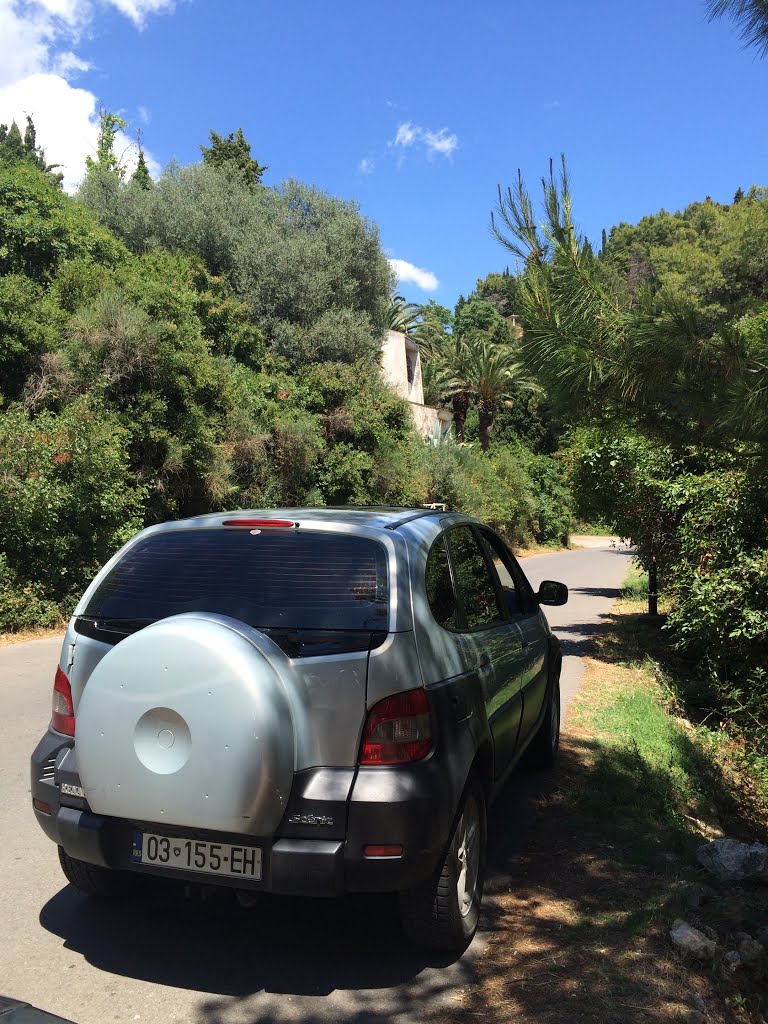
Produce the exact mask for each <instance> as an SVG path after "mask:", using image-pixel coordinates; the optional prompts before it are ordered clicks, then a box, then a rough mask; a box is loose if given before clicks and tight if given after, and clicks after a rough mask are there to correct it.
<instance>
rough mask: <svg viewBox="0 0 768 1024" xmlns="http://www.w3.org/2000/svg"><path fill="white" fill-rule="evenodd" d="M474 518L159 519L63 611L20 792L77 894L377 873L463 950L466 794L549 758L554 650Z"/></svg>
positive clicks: (472, 816) (507, 559)
mask: <svg viewBox="0 0 768 1024" xmlns="http://www.w3.org/2000/svg"><path fill="white" fill-rule="evenodd" d="M566 600H567V589H566V588H565V587H564V586H563V585H562V584H560V583H554V582H551V581H547V582H545V583H542V585H541V587H540V589H539V592H538V594H534V593H533V591H532V589H531V587H530V585H529V583H528V581H527V580H526V578H525V576H524V575H523V573H522V571H521V569H520V567H519V565H518V563H517V561H516V560H515V558H514V556H513V555H512V553H511V552H510V551H509V549H508V548H507V547H506V545H505V544H504V543H503V541H502V540H501V539H500V538H499V537H498V536H497V535H496V534H495V533H494V532H493V531H492V530H490V529H489V528H488V527H487V526H484V525H483V524H482V523H480V522H478V521H477V520H474V519H471V518H469V517H468V516H465V515H461V514H459V513H446V512H440V511H431V510H425V509H402V508H397V509H394V508H345V509H328V508H318V509H308V508H302V509H281V510H270V511H259V512H231V513H228V514H223V515H212V516H202V517H199V518H195V519H188V520H184V521H181V522H173V523H164V524H162V525H160V526H153V527H151V528H150V529H147V530H144V531H142V532H141V533H139V534H137V536H135V537H134V538H133V539H132V540H131V541H129V543H128V544H126V545H125V547H124V548H123V549H122V550H121V551H119V552H118V553H117V554H116V555H115V556H114V558H113V559H112V560H111V561H110V562H109V563H108V564H107V565H105V566H104V568H103V569H102V570H101V572H100V573H99V574H98V576H97V577H96V579H95V580H94V581H93V583H92V584H91V585H90V586H89V588H88V589H87V591H86V592H85V594H84V596H83V598H82V600H81V601H80V603H79V604H78V605H77V608H76V609H75V613H74V615H73V617H72V620H71V622H70V623H69V628H68V629H67V634H66V637H65V640H64V645H63V648H62V653H61V661H60V663H59V667H58V669H57V671H56V678H55V682H54V689H53V717H52V720H51V724H50V727H49V729H48V731H47V732H46V734H45V736H44V737H43V739H42V740H41V741H40V743H39V745H38V746H37V749H36V750H35V752H34V754H33V755H32V797H33V805H34V811H35V814H36V816H37V820H38V821H39V822H40V825H41V827H42V829H43V831H44V832H45V833H46V835H48V836H49V837H50V838H51V839H52V840H53V841H54V842H55V843H56V844H57V845H58V847H59V857H60V860H61V865H62V868H63V870H64V874H65V875H66V877H67V878H68V880H69V881H70V882H71V883H72V884H73V885H74V886H76V887H77V888H79V889H81V890H84V891H85V892H88V893H91V894H98V895H106V894H108V893H110V892H113V891H114V890H115V889H116V888H117V887H118V886H119V884H120V883H121V881H124V880H125V878H126V874H127V873H128V872H133V873H138V874H152V875H164V876H168V877H171V878H177V879H182V880H184V881H186V882H193V881H197V882H203V883H205V884H214V885H222V886H230V887H233V888H235V889H237V890H239V891H240V893H241V894H242V895H243V896H244V898H250V897H251V896H253V895H255V894H257V893H260V892H271V893H287V894H301V895H306V896H335V895H340V894H342V893H345V892H396V893H398V895H399V906H400V913H401V918H402V922H403V926H404V928H405V931H406V933H407V934H408V936H409V937H410V938H411V939H413V940H414V941H416V942H418V943H420V944H422V945H427V946H431V947H435V948H445V949H460V948H462V947H463V946H465V945H466V943H467V942H468V941H469V940H470V939H471V937H472V935H473V934H474V931H475V928H476V925H477V918H478V911H479V905H480V899H481V895H482V886H483V864H484V852H485V840H486V824H485V812H486V806H487V805H488V803H489V801H490V800H491V799H492V797H493V796H494V794H495V793H496V792H497V791H498V789H499V788H500V786H501V785H502V784H503V782H504V781H505V779H506V778H507V776H508V774H509V772H510V771H511V769H512V768H513V766H514V765H515V764H516V762H517V761H518V760H519V759H520V757H521V756H522V755H523V754H526V756H527V759H528V760H529V761H531V762H532V763H534V764H536V765H539V766H541V767H547V766H551V765H552V764H553V763H554V760H555V757H556V754H557V747H558V735H559V717H560V716H559V710H560V701H559V675H560V664H561V656H560V647H559V644H558V641H557V639H556V638H555V637H554V636H553V635H552V634H551V632H550V630H549V627H548V625H547V621H546V619H545V617H544V615H543V614H542V612H541V611H540V608H539V606H540V605H541V604H562V603H564V602H565V601H566Z"/></svg>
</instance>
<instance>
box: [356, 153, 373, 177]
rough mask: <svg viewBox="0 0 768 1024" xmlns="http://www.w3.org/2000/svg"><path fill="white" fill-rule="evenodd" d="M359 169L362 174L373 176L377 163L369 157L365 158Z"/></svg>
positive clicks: (358, 166)
mask: <svg viewBox="0 0 768 1024" xmlns="http://www.w3.org/2000/svg"><path fill="white" fill-rule="evenodd" d="M357 169H358V170H359V171H360V173H361V174H373V172H374V170H375V169H376V161H375V160H373V159H372V158H371V157H369V156H364V157H363V159H362V160H361V161H360V163H359V164H358V165H357Z"/></svg>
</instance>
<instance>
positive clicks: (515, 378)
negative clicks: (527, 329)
mask: <svg viewBox="0 0 768 1024" xmlns="http://www.w3.org/2000/svg"><path fill="white" fill-rule="evenodd" d="M447 384H448V386H449V387H451V388H453V389H455V391H456V392H458V393H460V394H464V395H468V396H473V397H474V398H475V400H476V402H477V412H478V416H479V419H480V426H479V435H480V447H481V448H482V450H483V451H484V452H487V451H488V449H489V447H490V443H491V432H492V430H493V423H494V419H495V417H496V412H497V410H498V407H499V405H500V403H501V402H502V401H503V400H504V399H506V398H508V397H509V396H510V395H511V394H512V393H513V392H514V391H516V390H518V389H520V388H530V387H531V384H530V380H529V379H528V378H527V377H526V376H525V373H524V371H523V369H522V367H521V365H520V363H519V362H518V361H517V359H516V357H515V355H514V352H513V351H512V349H511V348H510V347H508V346H507V345H504V344H499V343H494V340H493V337H492V336H488V335H483V334H481V333H476V334H474V335H471V336H469V337H467V338H461V339H460V340H459V341H458V343H457V346H456V350H455V361H454V362H453V363H452V364H451V365H450V366H449V367H448V368H447ZM462 437H463V424H462Z"/></svg>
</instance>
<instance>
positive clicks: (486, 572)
mask: <svg viewBox="0 0 768 1024" xmlns="http://www.w3.org/2000/svg"><path fill="white" fill-rule="evenodd" d="M447 536H448V544H449V547H450V551H451V561H452V562H453V572H454V577H455V580H456V589H457V590H458V592H459V597H460V600H461V603H462V606H463V608H464V624H465V628H466V629H487V628H488V627H490V626H495V625H498V623H500V622H504V621H505V619H506V616H505V614H504V611H503V610H502V608H501V607H500V606H499V601H498V598H497V591H496V585H495V582H494V579H493V576H492V575H491V573H492V569H491V567H490V566H489V564H488V562H487V561H486V558H485V556H484V555H483V552H482V550H481V549H480V545H479V544H478V541H477V538H476V537H475V534H474V533H473V531H472V529H471V527H469V526H456V527H454V528H453V529H451V530H448V534H447Z"/></svg>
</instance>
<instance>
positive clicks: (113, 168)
mask: <svg viewBox="0 0 768 1024" xmlns="http://www.w3.org/2000/svg"><path fill="white" fill-rule="evenodd" d="M127 126H128V124H127V122H126V121H124V120H123V119H122V117H118V116H117V114H113V113H111V112H110V111H108V110H102V111H101V112H100V113H99V135H98V139H97V142H96V159H95V160H94V159H93V158H92V157H91V156H86V158H85V167H86V171H87V172H90V171H92V170H94V169H98V170H100V171H103V172H106V173H108V174H110V175H113V176H114V177H115V178H117V180H118V181H123V179H124V178H125V168H124V167H123V165H122V164H121V162H120V159H119V158H118V156H117V155H116V153H115V139H116V138H117V133H118V132H119V131H120V130H121V129H123V128H127Z"/></svg>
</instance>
